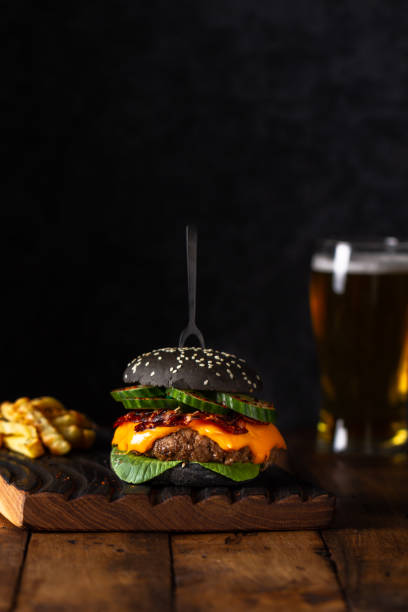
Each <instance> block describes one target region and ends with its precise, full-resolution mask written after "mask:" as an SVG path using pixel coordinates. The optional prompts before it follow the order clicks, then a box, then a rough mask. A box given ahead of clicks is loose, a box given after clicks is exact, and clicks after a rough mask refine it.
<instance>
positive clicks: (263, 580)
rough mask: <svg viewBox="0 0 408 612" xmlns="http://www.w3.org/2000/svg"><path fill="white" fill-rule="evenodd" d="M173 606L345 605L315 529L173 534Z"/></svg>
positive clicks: (236, 608)
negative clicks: (311, 530)
mask: <svg viewBox="0 0 408 612" xmlns="http://www.w3.org/2000/svg"><path fill="white" fill-rule="evenodd" d="M171 542H172V551H173V564H174V579H175V609H176V610H177V611H178V612H184V611H188V612H198V611H201V610H202V611H207V610H213V611H214V610H219V611H220V612H224V611H225V610H234V612H239V611H243V612H244V611H245V612H246V611H247V610H260V611H262V610H274V611H275V610H278V611H279V610H282V611H285V612H287V611H288V610H296V611H298V610H324V611H325V612H330V611H337V610H345V609H346V607H345V603H344V600H343V597H342V594H341V590H340V588H339V585H338V583H337V581H336V577H335V574H334V572H333V569H332V567H331V564H330V561H329V560H328V558H327V551H326V548H325V547H324V545H323V542H322V540H321V539H320V537H319V535H318V534H317V533H315V532H297V533H292V532H287V533H252V534H248V533H247V534H233V533H224V534H213V535H212V534H200V535H176V536H172V538H171Z"/></svg>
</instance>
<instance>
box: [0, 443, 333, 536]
mask: <svg viewBox="0 0 408 612" xmlns="http://www.w3.org/2000/svg"><path fill="white" fill-rule="evenodd" d="M109 451H110V447H109V444H107V443H106V442H105V443H103V444H102V446H101V445H99V448H97V449H95V450H92V451H88V452H86V453H85V452H81V453H71V454H70V455H68V456H65V457H53V456H49V455H46V456H44V457H41V458H39V459H36V460H31V459H28V458H26V457H24V456H23V455H20V454H18V453H13V452H10V451H7V450H4V449H1V450H0V513H2V514H3V515H4V516H5V517H6V518H7V519H8V520H9V521H11V523H13V524H14V525H16V526H18V527H27V528H30V529H33V530H41V531H43V530H45V531H178V532H189V531H225V530H231V529H233V530H235V529H236V530H283V529H291V530H292V529H316V528H318V527H326V526H327V525H328V524H329V523H330V521H331V519H332V517H333V513H334V507H335V498H334V496H333V495H331V494H329V493H327V492H326V491H324V490H322V489H319V488H317V487H315V486H313V485H311V484H308V483H305V482H300V481H298V480H297V479H296V477H294V476H293V475H292V474H289V473H288V472H285V471H284V470H281V469H280V468H278V467H276V468H275V469H274V470H273V471H272V472H271V478H270V479H269V480H268V481H266V482H264V483H263V484H262V486H253V485H252V486H250V485H241V486H234V487H206V488H202V489H200V488H198V489H197V488H189V487H176V486H145V485H128V484H126V483H123V482H121V481H120V480H119V479H118V478H117V477H116V476H115V474H114V473H113V472H112V471H111V469H110V467H109Z"/></svg>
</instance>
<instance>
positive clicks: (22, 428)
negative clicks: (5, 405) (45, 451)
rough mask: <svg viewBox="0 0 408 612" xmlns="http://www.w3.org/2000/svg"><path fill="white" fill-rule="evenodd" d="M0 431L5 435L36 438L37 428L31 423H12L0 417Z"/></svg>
mask: <svg viewBox="0 0 408 612" xmlns="http://www.w3.org/2000/svg"><path fill="white" fill-rule="evenodd" d="M0 433H1V434H5V435H6V436H24V437H25V438H38V435H37V430H36V428H35V427H34V426H33V425H23V424H22V423H12V422H10V421H5V420H3V419H0Z"/></svg>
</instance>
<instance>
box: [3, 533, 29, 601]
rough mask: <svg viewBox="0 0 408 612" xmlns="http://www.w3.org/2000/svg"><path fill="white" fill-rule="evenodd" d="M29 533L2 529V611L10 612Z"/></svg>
mask: <svg viewBox="0 0 408 612" xmlns="http://www.w3.org/2000/svg"><path fill="white" fill-rule="evenodd" d="M27 538H28V533H27V532H25V531H21V530H19V529H0V612H6V611H7V612H8V611H9V610H10V609H11V607H12V603H13V599H14V596H15V591H16V589H17V586H18V582H19V575H20V568H21V566H22V563H23V559H24V551H25V547H26V543H27Z"/></svg>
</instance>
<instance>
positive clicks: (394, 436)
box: [310, 243, 408, 453]
mask: <svg viewBox="0 0 408 612" xmlns="http://www.w3.org/2000/svg"><path fill="white" fill-rule="evenodd" d="M338 244H341V245H343V247H342V248H343V253H342V255H341V254H340V255H341V256H340V257H337V255H338V254H339V253H337V254H336V253H335V250H336V249H337V251H338V250H339V247H338ZM338 244H337V246H336V245H332V246H333V253H332V254H330V250H329V249H326V252H322V253H317V254H316V255H314V257H313V259H312V266H311V279H310V311H311V319H312V326H313V331H314V334H315V338H316V343H317V351H318V357H319V363H320V382H321V390H322V407H321V411H320V421H319V424H318V444H319V447H321V448H325V449H331V450H334V451H349V452H354V451H355V452H366V453H375V452H384V451H387V450H391V449H395V448H396V447H399V446H401V445H402V444H404V443H405V442H406V439H407V425H406V422H407V420H406V402H407V396H408V250H407V251H406V252H400V251H399V250H398V249H397V248H394V249H390V250H388V251H387V250H383V251H381V250H380V248H379V246H378V245H377V247H376V248H374V247H373V246H372V247H371V249H366V250H364V249H363V247H362V246H361V245H360V246H359V248H358V249H357V248H353V246H352V244H351V243H338Z"/></svg>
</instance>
